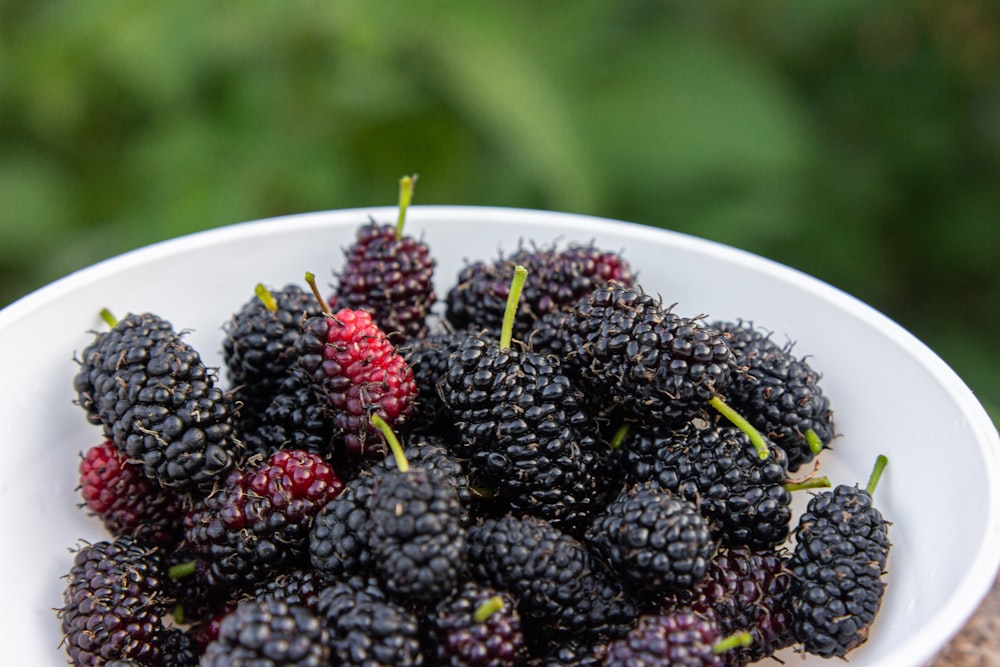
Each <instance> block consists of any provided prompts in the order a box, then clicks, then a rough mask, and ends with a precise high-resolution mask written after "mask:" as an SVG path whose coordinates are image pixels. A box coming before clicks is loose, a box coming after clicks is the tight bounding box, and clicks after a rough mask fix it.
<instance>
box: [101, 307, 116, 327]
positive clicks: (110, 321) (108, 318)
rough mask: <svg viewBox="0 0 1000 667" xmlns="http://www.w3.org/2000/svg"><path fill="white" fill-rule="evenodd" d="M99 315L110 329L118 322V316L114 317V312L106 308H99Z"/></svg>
mask: <svg viewBox="0 0 1000 667" xmlns="http://www.w3.org/2000/svg"><path fill="white" fill-rule="evenodd" d="M100 315H101V319H102V320H104V322H105V323H106V324H107V325H108V326H109V327H111V328H112V329H114V328H115V325H117V324H118V318H117V317H115V316H114V314H113V313H112V312H111V311H110V310H108V309H107V308H101V313H100Z"/></svg>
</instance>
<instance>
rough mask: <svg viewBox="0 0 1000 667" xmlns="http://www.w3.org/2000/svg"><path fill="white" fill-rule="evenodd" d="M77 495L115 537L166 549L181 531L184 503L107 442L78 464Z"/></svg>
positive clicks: (87, 454) (179, 535) (89, 452)
mask: <svg viewBox="0 0 1000 667" xmlns="http://www.w3.org/2000/svg"><path fill="white" fill-rule="evenodd" d="M79 470H80V494H81V495H82V496H83V500H84V504H85V506H86V508H87V509H88V510H90V511H91V512H93V513H94V514H95V515H96V516H97V517H98V518H99V519H100V520H101V521H102V522H103V523H104V526H105V527H106V528H107V529H108V532H110V533H111V534H112V535H113V536H115V537H118V536H122V535H130V536H132V537H134V538H135V539H136V541H137V542H140V543H143V544H148V545H159V546H169V545H172V544H174V543H176V542H177V541H178V540H179V539H180V537H181V535H182V533H183V530H182V526H181V519H182V518H183V516H184V511H185V510H184V499H183V497H182V496H181V495H179V494H178V493H176V492H175V491H174V490H172V489H167V488H165V487H161V486H160V485H159V484H157V483H156V482H154V481H153V480H151V479H149V478H148V477H146V476H145V475H143V474H142V469H141V468H140V467H139V466H137V465H135V464H134V463H129V462H128V461H127V460H126V458H125V455H124V454H123V453H122V452H121V451H120V450H119V449H118V448H117V447H115V446H114V444H113V443H111V442H110V441H105V442H103V443H101V444H99V445H94V446H93V447H91V448H90V449H88V450H87V452H86V453H85V454H84V456H83V458H82V460H81V461H80V467H79Z"/></svg>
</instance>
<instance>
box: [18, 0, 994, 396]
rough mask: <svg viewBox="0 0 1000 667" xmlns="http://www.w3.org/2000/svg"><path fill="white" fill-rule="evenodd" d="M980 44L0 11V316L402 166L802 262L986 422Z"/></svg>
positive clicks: (718, 10)
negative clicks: (165, 245)
mask: <svg viewBox="0 0 1000 667" xmlns="http://www.w3.org/2000/svg"><path fill="white" fill-rule="evenodd" d="M998 35H1000V11H998V9H997V6H996V5H995V4H990V3H987V2H985V0H981V1H977V0H927V1H925V2H919V3H912V2H905V1H903V0H875V1H866V2H862V1H860V0H850V1H845V0H826V1H822V2H820V1H816V2H809V3H794V2H787V1H782V0H772V1H769V2H761V3H738V2H731V1H729V2H726V1H719V2H708V3H669V2H659V1H654V0H623V1H618V2H612V1H610V0H607V1H605V0H581V1H580V2H574V3H539V2H529V1H528V0H508V1H506V2H494V3H479V2H467V1H464V0H429V1H428V2H424V3H404V2H399V1H398V0H391V1H388V0H387V1H383V2H360V1H358V0H338V2H332V3H321V2H309V1H305V2H299V3H273V2H263V1H258V0H249V1H246V2H242V3H227V2H222V3H198V2H194V1H193V0H177V1H175V2H170V3H154V2H142V1H140V2H135V1H134V0H133V1H131V2H126V1H124V0H103V1H102V2H94V1H87V0H82V1H75V2H70V1H68V0H42V1H38V2H29V1H27V0H6V2H0V202H2V207H0V304H4V303H8V302H9V301H11V300H13V299H15V298H17V297H19V296H20V295H23V294H25V293H27V292H28V291H30V290H32V289H34V288H36V287H38V286H40V285H42V284H44V283H46V282H48V281H50V280H52V279H54V278H57V277H59V276H61V275H64V274H66V273H68V272H69V271H72V270H74V269H76V268H79V267H82V266H85V265H87V264H90V263H92V262H94V261H97V260H99V259H102V258H105V257H108V256H111V255H114V254H117V253H119V252H122V251H124V250H127V249H130V248H134V247H137V246H141V245H144V244H147V243H150V242H153V241H157V240H160V239H163V238H168V237H172V236H176V235H179V234H183V233H187V232H191V231H195V230H200V229H205V228H209V227H214V226H219V225H224V224H229V223H233V222H237V221H241V220H248V219H254V218H260V217H265V216H272V215H280V214H286V213H295V212H300V211H308V210H317V209H329V208H342V207H350V206H363V205H372V204H387V203H392V202H393V201H394V199H395V181H396V179H397V178H398V177H399V175H401V174H403V173H410V172H417V173H420V174H421V176H422V177H423V178H422V181H421V186H420V193H419V197H418V199H419V202H418V203H425V204H427V203H449V204H450V203H455V204H482V205H505V206H522V207H534V208H547V209H560V210H569V211H578V212H584V213H592V214H596V215H604V216H608V217H614V218H620V219H628V220H633V221H637V222H641V223H645V224H650V225H659V226H664V227H669V228H672V229H676V230H679V231H683V232H688V233H692V234H696V235H699V236H703V237H707V238H712V239H716V240H719V241H723V242H726V243H730V244H733V245H736V246H739V247H743V248H746V249H748V250H751V251H753V252H757V253H760V254H763V255H766V256H768V257H772V258H774V259H777V260H779V261H782V262H785V263H787V264H791V265H793V266H796V267H798V268H801V269H803V270H805V271H807V272H809V273H812V274H814V275H817V276H819V277H820V278H822V279H824V280H827V281H828V282H831V283H833V284H835V285H837V286H839V287H842V288H843V289H845V290H846V291H848V292H851V293H853V294H855V295H857V296H858V297H860V298H862V299H863V300H865V301H868V302H870V303H872V304H873V305H874V306H876V307H877V308H879V309H881V310H883V311H885V312H887V313H888V314H889V315H890V316H892V317H893V318H895V319H896V320H898V321H900V322H901V323H902V324H903V325H904V326H907V327H908V328H910V329H911V330H912V331H914V332H915V333H916V334H917V335H918V336H919V337H921V338H922V339H924V340H925V341H926V342H928V344H930V345H931V347H933V348H934V349H935V350H937V351H938V352H939V353H940V354H941V355H942V356H944V357H945V359H946V360H947V361H949V362H950V363H951V364H952V365H953V366H955V368H956V369H957V370H958V371H959V373H960V374H961V375H962V376H963V377H964V378H966V380H967V381H968V382H969V383H970V385H972V386H973V388H974V389H976V390H977V391H978V393H979V395H980V396H981V398H983V400H984V401H985V402H986V403H987V404H989V405H991V406H993V409H994V410H996V409H997V406H1000V386H998V383H997V382H996V381H995V378H996V377H998V375H1000V353H998V352H997V346H996V343H995V341H996V340H997V339H998V338H1000V314H998V309H997V307H996V304H997V303H1000V272H998V269H997V268H996V266H997V264H998V260H1000V250H998V249H1000V224H998V223H1000V37H998Z"/></svg>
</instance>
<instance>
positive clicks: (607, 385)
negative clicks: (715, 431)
mask: <svg viewBox="0 0 1000 667" xmlns="http://www.w3.org/2000/svg"><path fill="white" fill-rule="evenodd" d="M570 313H571V317H570V318H569V320H568V321H567V322H566V331H567V333H568V341H569V350H570V351H569V353H568V354H567V356H566V363H567V367H568V368H570V369H573V370H575V372H576V373H578V374H579V377H580V380H581V382H583V383H584V385H585V387H586V389H587V390H588V391H589V392H590V393H592V394H596V395H598V396H604V397H606V400H607V401H608V402H609V403H611V404H612V405H616V406H618V407H619V408H620V410H621V411H622V414H623V416H625V417H626V418H628V419H631V420H634V421H638V422H640V423H645V424H649V425H663V424H670V423H673V424H679V423H683V422H686V421H689V420H691V419H692V418H694V417H696V416H699V415H702V414H705V413H707V412H709V410H710V408H709V400H710V399H711V398H712V397H713V396H715V395H716V394H724V393H725V390H726V388H727V387H728V386H729V384H730V382H731V381H732V371H733V366H734V363H735V358H734V356H733V353H732V350H730V349H729V346H728V344H727V342H726V339H725V338H724V337H723V335H722V334H721V333H719V332H718V331H716V330H714V329H712V328H711V327H709V326H707V325H706V324H704V323H703V322H702V321H700V320H698V319H691V318H685V317H680V316H678V315H676V314H674V313H673V312H671V311H670V310H668V309H665V308H664V307H663V306H662V304H661V303H660V301H659V300H658V299H655V298H653V297H652V296H650V295H648V294H645V293H644V292H642V291H641V290H640V289H638V288H632V287H626V286H623V285H619V284H611V285H608V286H607V287H600V288H598V289H596V290H594V291H593V292H592V293H591V294H590V295H588V296H586V297H584V298H582V299H580V300H579V301H577V302H576V304H575V306H574V307H573V309H572V310H571V311H570Z"/></svg>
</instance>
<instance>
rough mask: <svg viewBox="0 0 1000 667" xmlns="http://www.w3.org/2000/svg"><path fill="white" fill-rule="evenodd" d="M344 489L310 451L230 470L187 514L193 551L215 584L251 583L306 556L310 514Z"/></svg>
mask: <svg viewBox="0 0 1000 667" xmlns="http://www.w3.org/2000/svg"><path fill="white" fill-rule="evenodd" d="M342 489H343V483H342V482H341V481H340V478H339V477H337V475H336V473H335V472H334V471H333V469H332V468H331V467H330V465H329V464H328V463H326V462H325V461H323V459H321V458H320V457H319V456H317V455H316V454H310V453H308V452H304V451H300V450H281V451H278V452H276V453H275V454H274V455H273V456H271V458H270V459H268V460H267V461H266V462H264V463H263V464H260V465H258V466H256V467H248V468H245V469H243V470H234V471H233V472H232V473H230V475H229V477H227V478H226V480H225V483H224V484H223V485H222V486H221V488H219V489H218V490H217V491H216V492H215V493H212V494H211V495H209V496H208V497H207V498H205V499H203V500H201V501H199V502H198V503H197V504H196V505H195V507H194V509H193V510H192V511H191V512H190V513H189V514H188V515H187V516H186V517H185V520H184V531H185V536H186V539H187V543H188V545H189V546H190V549H191V551H192V553H193V554H194V555H195V556H196V557H197V558H199V559H201V560H202V561H203V562H204V563H205V565H206V566H207V577H208V580H209V582H210V583H212V584H213V585H222V586H228V587H238V586H246V585H253V584H255V583H257V582H261V581H264V580H265V579H267V578H269V577H271V576H273V575H274V573H276V572H277V571H280V570H282V569H285V568H289V567H292V566H294V565H296V564H298V563H299V562H301V561H302V560H303V559H304V558H305V557H306V552H307V548H308V538H309V531H310V529H311V527H312V521H313V518H314V517H315V515H316V514H317V513H319V511H320V510H321V509H322V508H323V507H324V506H325V505H326V504H327V503H328V502H329V501H330V500H331V499H332V498H333V497H335V496H336V495H337V494H338V493H340V492H341V490H342Z"/></svg>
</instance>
